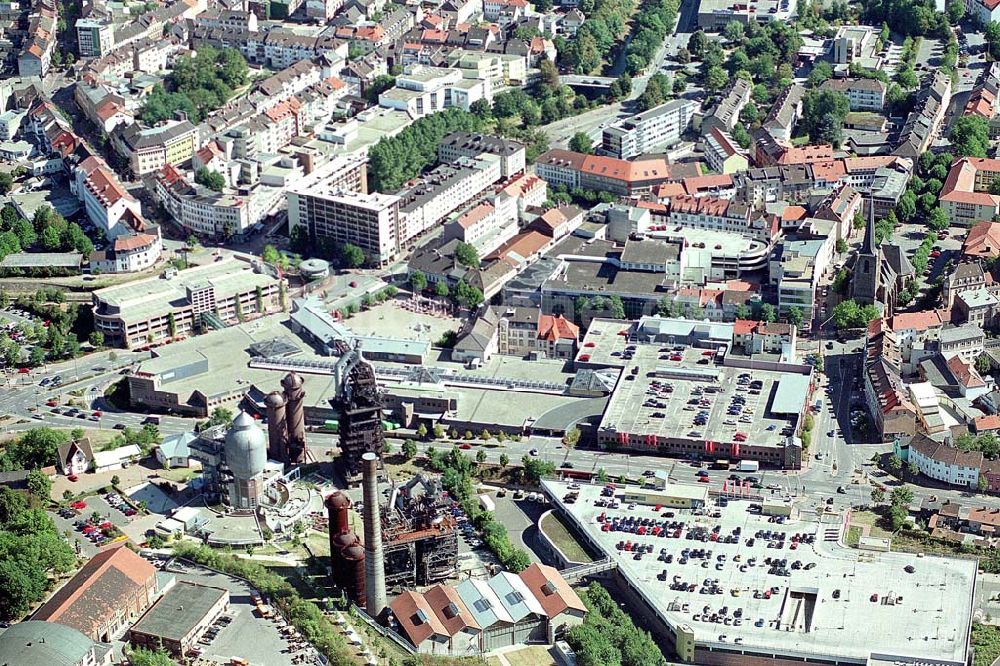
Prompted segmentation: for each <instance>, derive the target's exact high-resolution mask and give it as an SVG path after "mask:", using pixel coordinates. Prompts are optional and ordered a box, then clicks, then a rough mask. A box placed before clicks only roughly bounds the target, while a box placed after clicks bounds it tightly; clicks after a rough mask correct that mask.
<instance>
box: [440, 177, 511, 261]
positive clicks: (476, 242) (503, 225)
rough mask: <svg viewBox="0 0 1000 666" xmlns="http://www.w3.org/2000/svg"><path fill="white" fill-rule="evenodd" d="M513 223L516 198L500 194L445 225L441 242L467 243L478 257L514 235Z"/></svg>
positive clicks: (504, 193) (503, 193)
mask: <svg viewBox="0 0 1000 666" xmlns="http://www.w3.org/2000/svg"><path fill="white" fill-rule="evenodd" d="M517 221H518V213H517V199H515V198H514V197H512V196H510V195H508V194H507V193H506V192H500V193H499V194H497V195H495V196H492V197H488V200H487V201H484V202H482V203H480V204H478V205H476V206H473V207H472V208H471V209H469V210H468V211H466V212H465V213H463V214H462V215H460V216H458V217H456V218H455V219H453V220H450V221H449V222H447V223H446V224H445V227H444V239H445V240H446V241H447V240H451V239H453V238H456V239H458V240H460V241H462V242H463V243H468V244H470V245H472V246H474V247H475V248H476V251H477V252H478V253H479V256H481V257H482V256H486V255H487V254H489V253H490V252H493V251H494V250H496V249H497V248H498V247H500V246H501V245H503V244H504V243H506V242H507V241H509V240H510V239H511V238H513V237H514V236H515V235H517V231H518V226H517Z"/></svg>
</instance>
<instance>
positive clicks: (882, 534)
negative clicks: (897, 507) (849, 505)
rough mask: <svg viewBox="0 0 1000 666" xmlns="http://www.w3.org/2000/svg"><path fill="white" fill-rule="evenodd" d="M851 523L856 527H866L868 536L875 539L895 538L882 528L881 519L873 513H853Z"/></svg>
mask: <svg viewBox="0 0 1000 666" xmlns="http://www.w3.org/2000/svg"><path fill="white" fill-rule="evenodd" d="M851 522H852V523H855V524H857V525H867V526H868V535H869V536H871V537H874V538H876V539H884V538H887V537H888V538H893V539H894V538H895V537H894V535H893V534H892V532H889V531H888V530H885V529H883V528H882V526H881V522H882V517H881V516H879V515H878V514H877V513H875V512H874V511H853V512H852V513H851ZM893 546H895V543H893Z"/></svg>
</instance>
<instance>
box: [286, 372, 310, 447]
mask: <svg viewBox="0 0 1000 666" xmlns="http://www.w3.org/2000/svg"><path fill="white" fill-rule="evenodd" d="M302 383H303V382H302V378H301V377H299V376H298V375H297V374H295V373H294V372H289V373H288V374H287V375H285V378H284V379H282V380H281V386H282V388H283V389H284V393H285V402H286V407H285V428H286V431H287V433H288V440H287V441H288V450H289V457H290V460H288V462H291V463H299V462H302V460H303V458H304V456H303V454H304V453H305V450H306V416H305V411H304V410H305V407H304V404H303V401H304V399H305V395H306V393H305V391H304V390H303V389H302Z"/></svg>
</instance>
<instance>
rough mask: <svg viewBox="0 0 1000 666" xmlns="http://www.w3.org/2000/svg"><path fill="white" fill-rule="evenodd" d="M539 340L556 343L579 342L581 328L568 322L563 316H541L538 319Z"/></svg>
mask: <svg viewBox="0 0 1000 666" xmlns="http://www.w3.org/2000/svg"><path fill="white" fill-rule="evenodd" d="M538 338H539V339H540V340H548V341H549V342H555V341H556V340H578V339H579V338H580V327H579V326H577V325H576V324H574V323H573V322H571V321H569V320H567V319H566V318H565V317H563V316H562V315H558V316H553V315H545V314H543V315H540V316H539V317H538Z"/></svg>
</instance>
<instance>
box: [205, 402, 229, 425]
mask: <svg viewBox="0 0 1000 666" xmlns="http://www.w3.org/2000/svg"><path fill="white" fill-rule="evenodd" d="M234 418H235V415H234V414H233V412H232V410H230V409H226V408H225V407H216V408H215V409H214V410H212V414H211V416H209V418H208V427H212V426H217V425H224V426H228V425H229V424H230V423H232V422H233V419H234Z"/></svg>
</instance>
